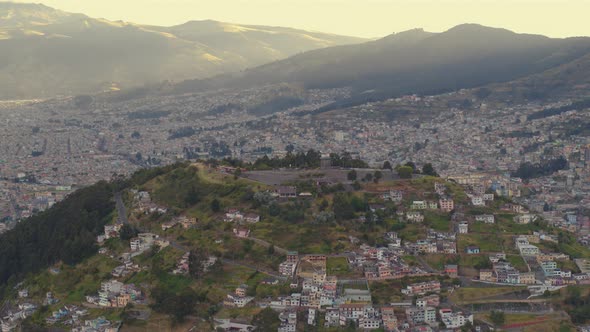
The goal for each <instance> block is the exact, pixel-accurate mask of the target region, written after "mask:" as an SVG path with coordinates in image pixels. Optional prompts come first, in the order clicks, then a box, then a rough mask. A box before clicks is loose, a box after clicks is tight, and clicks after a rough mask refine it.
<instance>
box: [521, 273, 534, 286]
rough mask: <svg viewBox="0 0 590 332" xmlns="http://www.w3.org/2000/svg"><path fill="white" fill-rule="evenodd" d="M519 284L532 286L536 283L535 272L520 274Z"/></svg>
mask: <svg viewBox="0 0 590 332" xmlns="http://www.w3.org/2000/svg"><path fill="white" fill-rule="evenodd" d="M520 283H521V284H525V285H534V284H535V283H536V278H535V272H522V273H520Z"/></svg>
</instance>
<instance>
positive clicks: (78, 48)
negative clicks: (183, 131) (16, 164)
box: [0, 2, 364, 99]
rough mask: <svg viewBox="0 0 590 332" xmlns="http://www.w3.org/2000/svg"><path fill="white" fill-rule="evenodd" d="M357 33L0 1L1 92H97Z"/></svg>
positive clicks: (283, 53)
mask: <svg viewBox="0 0 590 332" xmlns="http://www.w3.org/2000/svg"><path fill="white" fill-rule="evenodd" d="M191 25H192V26H193V27H192V28H191ZM195 26H196V27H195ZM205 26H208V30H206V29H204V27H205ZM361 41H364V39H361V38H356V37H347V36H338V35H331V34H324V33H316V32H309V31H304V30H297V29H291V28H272V27H262V26H257V28H256V27H255V26H246V25H240V24H233V23H224V22H217V21H212V20H208V21H191V22H187V23H185V24H182V25H177V26H173V27H158V26H150V25H142V24H136V23H131V22H124V21H110V20H106V19H100V18H92V17H89V16H86V15H84V14H74V13H67V12H64V11H60V10H57V9H53V8H51V7H47V6H45V5H38V4H21V3H8V2H0V48H2V49H3V50H4V49H6V50H8V51H7V52H3V54H0V99H17V98H31V97H41V98H42V97H53V96H55V95H75V94H82V93H97V92H101V91H105V90H106V91H108V90H110V89H119V88H130V87H136V86H142V85H144V84H149V83H155V82H161V81H167V80H171V81H182V80H185V79H194V78H206V77H212V76H215V75H219V74H224V73H229V72H237V71H240V70H244V69H246V68H248V67H254V66H258V65H261V64H264V63H267V62H271V61H275V60H279V59H283V58H286V57H288V56H291V55H294V54H297V53H301V52H304V51H308V50H312V49H317V48H323V47H328V46H333V45H340V44H343V43H356V42H361Z"/></svg>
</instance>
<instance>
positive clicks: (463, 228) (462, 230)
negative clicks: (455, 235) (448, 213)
mask: <svg viewBox="0 0 590 332" xmlns="http://www.w3.org/2000/svg"><path fill="white" fill-rule="evenodd" d="M457 231H458V232H459V234H467V233H469V224H467V223H466V222H462V223H460V224H459V225H457Z"/></svg>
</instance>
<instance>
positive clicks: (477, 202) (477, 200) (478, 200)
mask: <svg viewBox="0 0 590 332" xmlns="http://www.w3.org/2000/svg"><path fill="white" fill-rule="evenodd" d="M471 204H472V205H474V206H483V205H486V203H485V202H484V200H483V197H482V196H471Z"/></svg>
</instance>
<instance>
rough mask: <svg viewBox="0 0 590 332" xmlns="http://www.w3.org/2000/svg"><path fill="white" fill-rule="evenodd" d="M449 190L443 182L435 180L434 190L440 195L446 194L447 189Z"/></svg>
mask: <svg viewBox="0 0 590 332" xmlns="http://www.w3.org/2000/svg"><path fill="white" fill-rule="evenodd" d="M446 190H447V186H445V184H444V183H442V182H435V183H434V191H435V192H436V193H437V194H439V195H444V194H445V191H446Z"/></svg>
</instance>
